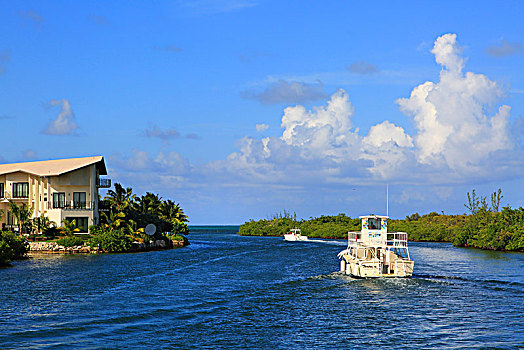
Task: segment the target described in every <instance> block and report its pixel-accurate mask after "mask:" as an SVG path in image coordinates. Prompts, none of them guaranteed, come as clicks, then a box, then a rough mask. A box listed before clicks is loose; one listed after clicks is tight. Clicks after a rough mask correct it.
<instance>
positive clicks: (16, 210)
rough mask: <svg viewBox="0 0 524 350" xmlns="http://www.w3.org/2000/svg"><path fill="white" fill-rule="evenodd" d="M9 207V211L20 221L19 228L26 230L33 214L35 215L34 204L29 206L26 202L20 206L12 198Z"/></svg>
mask: <svg viewBox="0 0 524 350" xmlns="http://www.w3.org/2000/svg"><path fill="white" fill-rule="evenodd" d="M9 207H10V208H9V211H10V212H11V214H13V216H14V217H15V218H16V220H17V221H18V227H19V229H20V230H21V231H24V232H25V231H26V228H27V226H28V223H29V222H30V221H31V216H32V215H33V210H34V208H33V207H32V206H28V205H27V204H25V203H22V205H20V206H18V205H17V204H16V203H15V202H13V201H12V200H9Z"/></svg>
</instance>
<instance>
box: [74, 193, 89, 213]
mask: <svg viewBox="0 0 524 350" xmlns="http://www.w3.org/2000/svg"><path fill="white" fill-rule="evenodd" d="M73 208H75V209H85V208H86V193H85V192H73Z"/></svg>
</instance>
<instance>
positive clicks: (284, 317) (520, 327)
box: [0, 228, 524, 349]
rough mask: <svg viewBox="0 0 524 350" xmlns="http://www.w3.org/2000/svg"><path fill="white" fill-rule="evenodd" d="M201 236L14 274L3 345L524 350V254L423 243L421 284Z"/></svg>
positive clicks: (331, 251)
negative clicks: (354, 273) (173, 245)
mask: <svg viewBox="0 0 524 350" xmlns="http://www.w3.org/2000/svg"><path fill="white" fill-rule="evenodd" d="M234 232H235V231H234V228H233V229H232V228H207V229H206V228H199V229H198V231H193V232H192V233H191V235H190V239H191V245H190V246H188V247H185V248H181V249H175V250H169V251H161V252H148V253H136V254H108V255H92V256H80V255H77V256H39V257H35V258H33V259H31V260H28V261H21V262H16V263H15V264H14V266H13V267H10V268H5V269H0V280H1V286H2V288H1V290H0V348H2V349H6V348H7V349H9V348H24V349H40V348H57V349H61V348H63V349H69V348H81V349H95V348H133V349H144V348H149V349H151V348H155V349H156V348H166V349H171V348H181V349H190V348H207V349H211V348H212V349H224V348H231V349H246V348H254V349H370V348H378V347H384V348H389V349H393V348H405V349H420V348H424V349H433V348H438V349H447V348H453V349H456V348H468V349H471V348H498V349H514V348H522V347H524V254H522V253H503V252H486V251H480V250H471V249H458V248H453V247H452V246H451V245H450V244H440V243H412V244H411V245H410V247H411V249H410V252H411V256H412V258H413V259H414V260H415V275H414V276H413V278H412V279H387V280H354V279H351V278H348V277H347V276H343V275H340V274H338V273H337V272H335V271H336V270H337V268H338V260H337V258H336V255H337V253H338V252H339V251H340V250H342V249H343V248H344V246H345V243H344V242H342V241H317V242H284V241H283V240H282V238H277V237H240V236H238V235H236V234H234Z"/></svg>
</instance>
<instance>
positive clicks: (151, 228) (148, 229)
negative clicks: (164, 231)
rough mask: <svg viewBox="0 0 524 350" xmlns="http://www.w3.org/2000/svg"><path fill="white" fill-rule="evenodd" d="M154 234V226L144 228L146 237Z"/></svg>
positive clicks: (149, 225)
mask: <svg viewBox="0 0 524 350" xmlns="http://www.w3.org/2000/svg"><path fill="white" fill-rule="evenodd" d="M155 232H156V226H155V224H148V225H147V226H146V235H149V236H152V235H154V234H155Z"/></svg>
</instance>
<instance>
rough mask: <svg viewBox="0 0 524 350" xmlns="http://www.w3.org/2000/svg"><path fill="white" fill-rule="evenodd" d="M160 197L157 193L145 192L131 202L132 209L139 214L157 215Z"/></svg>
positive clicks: (160, 203)
mask: <svg viewBox="0 0 524 350" xmlns="http://www.w3.org/2000/svg"><path fill="white" fill-rule="evenodd" d="M161 205H162V197H160V196H159V195H157V194H154V193H151V192H146V194H145V195H143V196H142V197H137V198H136V199H135V201H134V203H133V209H134V210H136V211H137V212H139V213H141V214H151V215H156V216H158V215H159V214H160V206H161Z"/></svg>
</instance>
